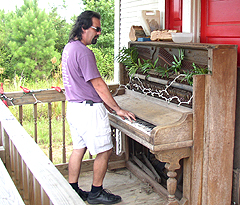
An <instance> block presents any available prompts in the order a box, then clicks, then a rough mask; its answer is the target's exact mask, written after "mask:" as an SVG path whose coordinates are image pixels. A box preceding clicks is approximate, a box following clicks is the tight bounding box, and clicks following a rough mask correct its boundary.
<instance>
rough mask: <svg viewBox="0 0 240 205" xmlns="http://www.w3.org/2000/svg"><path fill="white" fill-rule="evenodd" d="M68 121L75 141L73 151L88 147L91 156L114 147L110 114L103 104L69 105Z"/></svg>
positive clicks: (69, 103)
mask: <svg viewBox="0 0 240 205" xmlns="http://www.w3.org/2000/svg"><path fill="white" fill-rule="evenodd" d="M67 121H68V123H69V125H70V131H71V135H72V141H73V149H81V148H84V147H87V148H88V150H89V152H90V153H91V155H95V154H98V153H101V152H105V151H107V150H110V149H111V148H112V147H113V144H112V139H111V128H110V124H109V119H108V113H107V110H106V108H105V106H104V105H103V103H94V104H93V106H90V104H86V102H83V103H73V102H68V104H67Z"/></svg>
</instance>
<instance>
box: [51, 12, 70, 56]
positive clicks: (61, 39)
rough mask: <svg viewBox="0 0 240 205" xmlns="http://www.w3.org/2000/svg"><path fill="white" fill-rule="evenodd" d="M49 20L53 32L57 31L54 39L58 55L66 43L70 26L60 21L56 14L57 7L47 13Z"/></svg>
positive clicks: (64, 20)
mask: <svg viewBox="0 0 240 205" xmlns="http://www.w3.org/2000/svg"><path fill="white" fill-rule="evenodd" d="M49 19H50V20H51V21H52V24H53V28H54V30H56V31H57V35H56V39H55V48H56V50H57V51H58V52H59V53H62V51H63V48H64V46H65V45H66V44H67V42H68V37H69V33H70V30H71V25H70V24H69V23H67V22H66V19H62V18H61V17H60V16H59V14H58V13H57V7H52V10H51V12H50V13H49Z"/></svg>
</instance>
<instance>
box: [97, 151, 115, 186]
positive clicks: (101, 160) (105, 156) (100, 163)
mask: <svg viewBox="0 0 240 205" xmlns="http://www.w3.org/2000/svg"><path fill="white" fill-rule="evenodd" d="M111 154H112V149H110V150H108V151H106V152H102V153H99V154H98V155H97V157H96V158H95V160H94V164H93V186H101V185H102V184H103V179H104V177H105V174H106V172H107V166H108V160H109V158H110V156H111Z"/></svg>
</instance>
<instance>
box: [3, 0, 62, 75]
mask: <svg viewBox="0 0 240 205" xmlns="http://www.w3.org/2000/svg"><path fill="white" fill-rule="evenodd" d="M7 27H8V28H11V30H12V32H11V33H9V35H8V42H9V43H8V46H9V48H10V50H11V53H12V56H13V57H12V65H13V67H12V68H11V71H12V72H11V74H12V75H13V74H14V72H16V74H17V75H23V76H24V77H27V78H46V77H48V76H50V75H51V71H52V70H53V69H55V67H56V65H57V64H58V63H59V59H60V54H59V53H58V52H57V51H56V49H55V39H56V36H57V33H56V30H55V29H54V26H53V23H52V21H49V19H48V15H47V14H46V12H45V11H41V10H40V9H39V8H38V4H37V0H33V1H31V0H24V5H23V6H22V7H21V8H20V9H17V11H16V14H15V15H14V16H13V18H12V20H11V21H10V22H9V24H8V26H7ZM54 57H55V58H54ZM53 58H54V60H52V61H51V59H53ZM55 59H56V60H55ZM13 71H14V72H13ZM10 77H12V76H10Z"/></svg>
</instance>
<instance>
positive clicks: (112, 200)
mask: <svg viewBox="0 0 240 205" xmlns="http://www.w3.org/2000/svg"><path fill="white" fill-rule="evenodd" d="M111 154H112V149H110V150H108V151H106V152H102V153H99V154H98V155H97V157H96V158H95V161H94V165H93V184H92V189H91V192H90V193H89V195H88V198H87V201H88V203H89V204H116V203H118V202H120V201H121V200H122V198H121V197H120V196H118V195H114V194H111V193H110V192H108V191H106V190H105V189H103V187H102V184H103V179H104V177H105V174H106V172H107V166H108V160H109V158H110V156H111Z"/></svg>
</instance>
